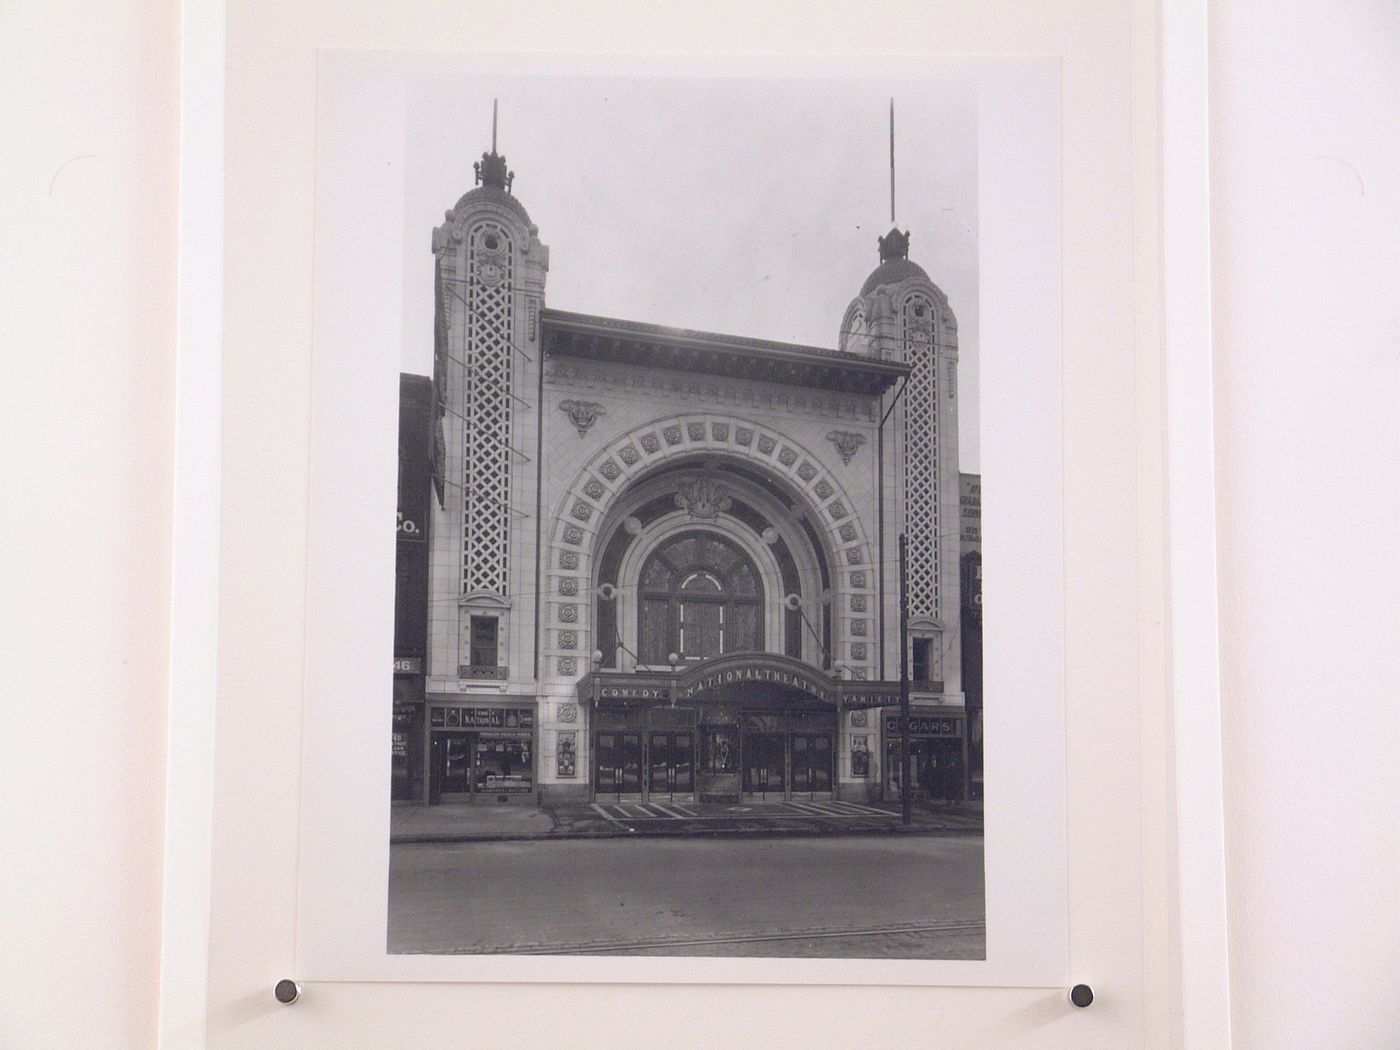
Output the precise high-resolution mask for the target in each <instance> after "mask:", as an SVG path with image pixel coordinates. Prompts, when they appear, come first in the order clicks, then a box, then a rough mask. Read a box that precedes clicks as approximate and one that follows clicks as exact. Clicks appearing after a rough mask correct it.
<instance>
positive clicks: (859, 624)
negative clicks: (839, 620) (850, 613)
mask: <svg viewBox="0 0 1400 1050" xmlns="http://www.w3.org/2000/svg"><path fill="white" fill-rule="evenodd" d="M865 625H866V622H865V621H864V620H852V621H851V633H852V634H853V635H855V636H856V637H857V638H864V637H865V629H866V626H865Z"/></svg>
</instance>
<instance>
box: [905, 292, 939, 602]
mask: <svg viewBox="0 0 1400 1050" xmlns="http://www.w3.org/2000/svg"><path fill="white" fill-rule="evenodd" d="M902 322H903V331H904V359H905V361H906V362H907V363H908V364H910V365H912V366H913V368H914V370H913V371H912V372H911V373H910V374H909V389H908V392H907V393H906V394H905V395H904V406H905V415H904V427H905V429H904V499H905V518H906V524H905V532H906V534H907V535H908V537H909V615H911V616H937V615H938V604H939V593H938V370H937V368H936V367H935V364H936V355H935V354H934V346H933V303H932V302H931V301H930V300H929V299H928V298H927V297H926V296H923V295H918V294H915V295H911V296H910V297H909V298H908V299H906V300H905V302H904V315H903V317H902Z"/></svg>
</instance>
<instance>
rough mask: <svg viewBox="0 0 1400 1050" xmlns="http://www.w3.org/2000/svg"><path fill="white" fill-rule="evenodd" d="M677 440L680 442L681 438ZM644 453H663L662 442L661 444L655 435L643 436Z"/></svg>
mask: <svg viewBox="0 0 1400 1050" xmlns="http://www.w3.org/2000/svg"><path fill="white" fill-rule="evenodd" d="M677 440H679V437H678V438H677ZM642 451H643V452H659V451H661V442H660V441H659V440H657V437H656V435H655V434H643V435H642Z"/></svg>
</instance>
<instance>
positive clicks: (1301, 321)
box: [1211, 0, 1400, 1050]
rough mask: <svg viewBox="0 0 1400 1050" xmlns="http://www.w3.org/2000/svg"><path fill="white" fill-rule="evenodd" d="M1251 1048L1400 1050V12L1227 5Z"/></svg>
mask: <svg viewBox="0 0 1400 1050" xmlns="http://www.w3.org/2000/svg"><path fill="white" fill-rule="evenodd" d="M1212 7H1213V11H1212V25H1211V38H1212V40H1211V43H1212V48H1211V62H1212V66H1213V73H1212V85H1211V86H1212V96H1213V112H1212V124H1213V127H1212V152H1213V170H1214V179H1213V203H1212V208H1213V216H1212V218H1213V224H1214V296H1215V299H1214V312H1215V354H1216V379H1217V388H1216V425H1217V435H1216V439H1217V462H1218V465H1219V473H1218V478H1217V484H1218V491H1219V538H1220V546H1219V557H1220V587H1221V616H1222V619H1221V646H1222V690H1223V703H1224V727H1223V728H1224V736H1225V776H1226V820H1227V843H1228V853H1229V887H1230V888H1229V908H1230V939H1231V966H1232V993H1233V1003H1232V1006H1233V1020H1234V1035H1235V1046H1236V1047H1237V1048H1239V1050H1290V1048H1293V1047H1297V1048H1304V1047H1307V1048H1317V1047H1329V1048H1330V1047H1338V1048H1347V1050H1363V1048H1370V1047H1376V1048H1382V1047H1385V1048H1390V1047H1395V1046H1398V1045H1400V815H1397V799H1400V658H1397V654H1400V608H1398V606H1400V598H1398V597H1397V596H1400V539H1397V537H1400V5H1397V4H1396V3H1395V2H1394V0H1358V2H1346V3H1343V2H1331V3H1317V2H1316V0H1308V2H1297V0H1290V2H1286V3H1277V2H1273V3H1267V4H1265V3H1252V2H1249V0H1217V2H1216V3H1214V4H1213V5H1212Z"/></svg>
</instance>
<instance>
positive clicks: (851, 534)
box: [837, 521, 856, 543]
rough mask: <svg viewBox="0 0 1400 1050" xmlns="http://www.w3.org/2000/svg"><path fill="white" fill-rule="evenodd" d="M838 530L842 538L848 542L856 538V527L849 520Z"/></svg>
mask: <svg viewBox="0 0 1400 1050" xmlns="http://www.w3.org/2000/svg"><path fill="white" fill-rule="evenodd" d="M837 531H838V532H839V533H840V535H841V538H842V539H843V540H845V541H846V542H847V543H850V542H852V541H853V540H854V539H855V538H856V527H855V526H854V525H852V524H851V523H850V522H849V521H848V522H846V524H844V525H842V526H841V528H840V529H838V530H837Z"/></svg>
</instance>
